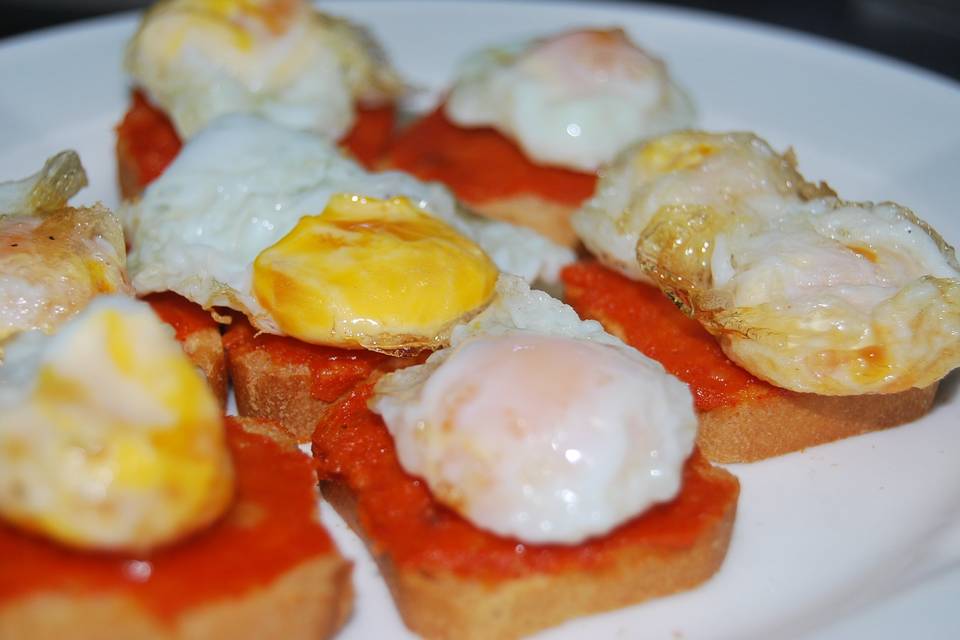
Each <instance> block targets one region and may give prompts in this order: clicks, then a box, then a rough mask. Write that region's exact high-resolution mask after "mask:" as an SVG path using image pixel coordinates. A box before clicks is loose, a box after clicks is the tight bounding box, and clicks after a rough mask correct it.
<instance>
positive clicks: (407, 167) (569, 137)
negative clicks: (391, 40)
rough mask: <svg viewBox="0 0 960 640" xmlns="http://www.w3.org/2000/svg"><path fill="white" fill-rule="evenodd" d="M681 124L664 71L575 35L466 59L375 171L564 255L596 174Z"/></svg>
mask: <svg viewBox="0 0 960 640" xmlns="http://www.w3.org/2000/svg"><path fill="white" fill-rule="evenodd" d="M692 124H693V108H692V106H691V103H690V101H689V99H688V98H687V97H686V96H685V95H684V94H683V92H682V91H681V90H680V89H679V88H678V87H677V86H676V85H675V84H674V83H673V82H672V81H671V80H670V77H669V75H668V74H667V70H666V66H665V65H664V63H663V62H662V61H660V60H658V59H657V58H655V57H653V56H651V55H650V54H648V53H646V52H644V51H643V50H642V49H640V48H639V47H637V46H636V45H635V44H634V43H633V42H631V41H630V39H629V38H628V37H627V35H626V34H625V33H624V32H623V31H622V30H620V29H609V30H596V29H581V30H575V31H566V32H563V33H558V34H554V35H551V36H548V37H541V38H535V39H532V40H529V41H526V42H518V43H513V44H510V45H503V46H498V47H492V48H489V49H484V50H482V51H479V52H477V53H475V54H473V55H471V56H469V57H468V58H467V59H466V60H465V61H464V62H463V63H462V64H461V66H460V69H459V71H458V74H457V78H456V80H455V81H454V82H453V85H452V87H451V88H450V89H449V91H448V93H447V94H446V95H445V97H444V99H443V102H442V104H441V105H440V106H439V107H438V108H437V109H436V110H435V111H434V112H432V113H430V114H429V115H427V116H425V117H423V118H422V119H420V120H419V121H417V122H415V123H413V124H412V125H411V126H409V127H408V128H407V129H405V130H404V131H403V132H401V133H400V134H398V136H397V137H396V139H395V140H394V141H393V142H392V143H391V145H390V149H389V152H388V153H387V156H386V157H385V159H384V164H385V165H386V166H389V167H393V168H397V169H402V170H404V171H409V172H410V173H412V174H413V175H415V176H418V177H420V178H423V179H426V180H439V181H440V182H443V183H444V184H446V185H447V186H449V187H450V188H451V189H452V190H453V191H454V193H456V195H457V197H459V198H460V199H461V200H462V201H463V202H464V203H465V204H467V205H468V206H470V207H471V208H473V209H474V210H476V211H477V212H478V213H481V214H482V215H486V216H489V217H491V218H496V219H500V220H506V221H509V222H515V223H517V224H521V225H525V226H529V227H532V228H534V229H536V230H538V231H539V232H540V233H543V234H544V235H546V236H547V237H550V238H553V239H554V240H556V241H558V242H561V243H563V244H567V245H573V244H575V242H576V240H577V238H576V235H575V234H574V232H573V230H572V229H571V228H570V225H569V222H568V218H569V216H570V214H571V213H572V212H573V211H574V210H575V209H576V208H577V207H578V206H579V205H580V204H581V203H582V202H583V201H584V200H586V199H587V198H588V197H590V196H591V195H592V194H593V190H594V187H595V185H596V179H597V170H598V169H599V168H600V166H601V165H603V164H605V163H607V162H609V161H611V160H613V158H614V157H615V156H616V155H617V153H618V152H619V151H621V150H623V149H624V148H625V147H627V146H628V145H629V144H631V143H632V142H636V141H638V140H641V139H643V138H646V137H648V136H651V135H655V134H658V133H663V132H666V131H669V130H672V129H677V128H682V127H689V126H691V125H692Z"/></svg>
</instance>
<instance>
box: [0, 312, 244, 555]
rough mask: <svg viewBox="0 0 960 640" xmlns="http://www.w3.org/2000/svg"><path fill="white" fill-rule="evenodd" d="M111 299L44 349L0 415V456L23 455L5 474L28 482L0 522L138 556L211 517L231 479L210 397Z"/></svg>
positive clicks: (182, 363) (177, 355)
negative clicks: (13, 451) (22, 391)
mask: <svg viewBox="0 0 960 640" xmlns="http://www.w3.org/2000/svg"><path fill="white" fill-rule="evenodd" d="M121 300H122V302H123V304H122V306H120V307H117V308H100V309H95V310H94V312H93V313H92V314H91V313H84V314H82V315H81V316H79V317H78V318H77V320H76V321H75V322H74V323H72V324H71V325H67V326H66V327H65V330H64V331H65V333H64V335H58V336H54V337H53V338H51V340H56V341H57V342H56V343H52V344H51V345H50V347H49V351H50V353H48V355H47V356H45V357H44V359H43V361H42V362H41V364H40V366H39V367H38V368H37V369H36V374H35V376H36V377H35V383H34V385H33V387H32V390H31V392H30V394H29V395H28V396H26V397H25V398H24V399H23V401H22V402H21V403H19V404H17V405H15V406H13V407H9V408H7V409H6V410H5V409H4V407H0V421H4V420H7V419H9V420H10V421H11V423H13V422H15V423H17V424H16V425H13V424H11V425H10V427H11V428H10V429H5V428H4V427H0V445H4V444H7V443H9V442H20V443H21V445H22V448H23V449H24V452H25V453H24V454H23V455H22V456H19V457H18V458H16V459H9V458H8V459H5V460H3V462H4V464H7V465H10V466H9V467H8V468H7V469H6V470H5V473H6V475H7V476H11V477H13V478H14V481H15V482H20V483H25V482H27V481H28V480H29V479H31V478H33V480H32V481H31V482H32V489H31V491H30V492H29V493H28V494H25V495H23V496H20V497H17V496H16V495H0V515H2V516H3V517H5V518H7V519H9V520H10V521H11V522H14V523H16V524H18V525H20V526H21V527H23V528H25V529H29V530H31V531H35V532H38V533H42V534H44V535H46V536H48V537H50V538H53V539H54V540H57V541H58V542H61V543H65V544H67V545H70V546H76V547H84V548H94V549H110V550H120V549H125V550H134V551H142V550H145V549H149V548H151V547H153V546H156V545H159V544H166V543H168V542H170V541H172V540H175V539H178V538H180V537H181V536H183V535H186V534H187V533H189V532H191V531H194V530H196V529H198V528H200V527H202V526H205V525H206V524H208V523H210V522H211V521H212V520H213V519H215V518H216V517H218V516H219V515H220V514H221V513H222V512H223V510H224V509H225V508H226V506H227V505H228V503H229V500H230V497H231V495H232V491H233V483H232V480H233V476H232V470H231V465H230V460H229V455H228V453H227V450H226V445H225V442H224V433H223V424H222V417H221V412H220V408H219V404H218V402H217V401H216V399H215V398H214V396H213V394H212V392H211V391H210V390H209V389H208V388H207V386H206V383H205V381H204V380H203V378H202V377H201V376H200V375H199V374H198V373H197V371H196V370H195V369H194V367H193V365H192V364H191V363H190V361H189V360H188V359H187V358H186V356H185V355H184V354H183V352H182V349H181V348H180V345H179V344H178V343H176V342H175V341H174V340H173V338H172V337H171V336H169V335H168V330H167V328H166V327H165V326H164V325H162V324H161V323H160V321H159V319H157V318H156V317H155V316H154V315H153V314H152V312H151V311H150V310H149V308H147V307H146V306H145V305H144V306H143V308H140V307H139V306H136V307H131V308H129V309H127V308H125V307H127V306H131V305H134V304H136V305H139V303H133V302H132V301H129V300H127V299H121ZM11 411H12V413H11ZM21 432H22V433H21ZM4 451H6V449H4V448H3V447H0V459H3V457H4V454H3V452H4ZM0 475H4V474H0ZM38 485H40V486H38ZM38 496H45V497H44V498H43V499H42V500H41V499H40V498H39V497H38Z"/></svg>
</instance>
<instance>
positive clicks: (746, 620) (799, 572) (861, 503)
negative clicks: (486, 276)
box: [0, 2, 960, 640]
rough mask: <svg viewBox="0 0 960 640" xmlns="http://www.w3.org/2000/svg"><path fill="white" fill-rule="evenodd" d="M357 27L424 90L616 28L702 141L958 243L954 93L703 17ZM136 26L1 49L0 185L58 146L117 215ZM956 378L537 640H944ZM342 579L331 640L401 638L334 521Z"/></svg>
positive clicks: (478, 9) (616, 10) (369, 9)
mask: <svg viewBox="0 0 960 640" xmlns="http://www.w3.org/2000/svg"><path fill="white" fill-rule="evenodd" d="M326 6H327V7H328V8H329V9H331V10H333V11H335V12H337V13H341V14H344V15H347V16H350V17H352V18H354V19H356V20H358V21H360V22H362V23H365V24H367V25H369V26H371V27H372V28H373V30H374V31H375V32H376V34H377V35H378V36H379V37H380V38H381V39H382V41H383V42H384V44H385V45H386V47H387V49H388V50H389V52H390V54H391V55H392V57H393V59H394V60H395V62H396V64H397V65H398V66H399V68H400V69H401V71H403V72H404V73H405V74H406V75H407V76H408V77H409V78H410V79H412V80H413V81H414V82H415V83H417V84H419V85H421V86H423V87H425V88H428V89H431V90H434V91H435V90H437V89H439V88H440V87H442V86H443V84H444V83H445V81H446V80H447V79H448V78H449V77H450V71H451V68H452V65H453V63H454V62H455V60H456V59H457V58H458V57H459V56H460V55H461V54H463V53H464V52H466V51H468V50H469V49H472V48H474V47H477V46H480V45H484V44H487V43H490V42H494V41H499V40H504V39H511V38H515V37H517V36H525V35H532V34H537V33H543V32H548V31H551V30H555V29H560V28H563V27H568V26H573V25H588V24H592V25H605V26H606V25H622V26H623V27H625V28H626V29H627V30H628V31H629V32H630V33H631V35H633V36H634V37H635V38H636V39H637V40H638V41H639V42H642V43H644V44H645V45H646V46H648V47H649V48H650V49H651V50H653V51H656V52H658V53H659V54H661V55H662V56H663V57H664V58H665V59H666V60H667V62H668V63H669V65H670V68H671V69H672V71H673V73H674V74H675V76H676V78H677V79H678V80H679V81H680V82H681V83H682V84H683V85H684V86H685V87H687V88H688V89H689V90H690V92H691V93H692V94H693V96H694V97H695V99H696V101H697V103H698V105H699V107H700V111H701V114H702V124H703V125H704V126H705V127H707V128H737V129H750V130H754V131H756V132H758V133H759V134H760V135H762V136H764V137H766V138H767V139H769V140H770V141H771V142H772V143H773V144H774V145H775V146H777V147H779V148H784V147H786V146H788V145H792V146H793V147H794V148H795V149H796V150H797V153H798V155H799V158H800V165H801V170H802V171H803V172H804V174H805V175H807V176H808V177H809V178H811V179H827V180H829V182H830V184H831V185H833V187H834V188H836V189H837V191H839V193H841V194H842V195H844V196H846V197H848V198H852V199H870V200H884V199H891V200H896V201H899V202H902V203H904V204H906V205H908V206H910V207H912V208H914V209H915V210H916V211H917V212H918V213H919V214H920V215H921V216H922V217H924V218H926V219H927V220H929V221H930V222H932V223H933V224H934V225H935V226H937V227H938V228H939V229H940V231H941V232H942V233H943V235H944V236H945V237H946V238H947V240H948V241H952V243H954V244H956V243H957V242H958V241H960V217H958V215H957V202H958V201H960V175H958V167H960V127H958V126H957V116H958V114H960V89H958V86H957V85H956V84H953V83H951V82H948V81H946V80H943V79H941V78H939V77H937V76H934V75H932V74H929V73H925V72H922V71H920V70H917V69H915V68H912V67H909V66H906V65H903V64H900V63H897V62H893V61H891V60H888V59H884V58H880V57H878V56H874V55H869V54H866V53H864V52H861V51H858V50H855V49H851V48H847V47H842V46H838V45H835V44H829V43H827V42H824V41H821V40H818V39H813V38H808V37H803V36H799V35H796V34H792V33H788V32H784V31H779V30H774V29H771V28H768V27H761V26H759V25H756V24H752V23H746V22H742V21H736V20H727V19H720V18H717V17H713V16H708V15H706V14H700V13H694V12H687V11H675V10H667V9H661V8H648V7H633V6H628V5H599V6H598V5H595V4H590V5H587V4H586V3H584V4H582V5H574V4H545V3H542V4H530V5H524V4H517V3H509V4H508V3H484V4H473V3H471V4H467V3H455V4H440V3H422V2H363V3H356V2H353V3H348V2H337V3H327V5H326ZM134 24H135V21H134V19H133V18H131V17H127V16H124V17H120V18H113V19H107V20H98V21H95V22H90V23H86V24H82V25H78V26H73V27H68V28H63V29H57V30H53V31H49V32H45V33H41V34H37V35H31V36H27V37H24V38H19V39H14V40H10V41H8V42H6V43H4V44H2V45H0V80H2V89H0V177H2V179H11V178H14V177H21V176H23V175H25V174H27V173H31V172H32V171H34V170H35V169H37V168H38V167H39V166H40V164H41V163H42V161H43V160H44V159H45V158H46V157H47V156H49V155H51V154H52V153H54V152H55V151H58V150H60V149H62V148H66V147H73V148H75V149H77V150H79V151H80V153H81V155H82V157H83V160H84V163H85V164H86V166H87V168H88V170H89V174H90V179H91V186H90V187H89V188H88V189H86V190H85V191H84V192H82V194H81V196H80V197H79V198H78V200H79V201H92V200H96V199H102V200H103V201H105V202H106V203H108V204H111V205H113V204H116V202H117V194H116V190H115V178H114V162H113V149H112V145H113V132H112V127H113V125H114V124H115V123H116V122H117V121H118V119H119V118H120V116H121V114H122V112H123V110H124V108H125V105H126V102H127V93H126V91H127V89H126V85H125V80H124V78H123V76H122V74H121V71H120V55H121V51H122V48H123V44H124V42H125V40H126V39H127V38H128V37H129V35H130V34H131V32H132V29H133V27H134ZM957 387H958V377H957V375H956V374H954V375H953V376H952V377H951V378H948V380H947V381H946V383H944V385H942V388H941V393H940V395H939V398H938V402H937V405H936V407H935V408H934V410H933V412H932V413H931V414H930V415H929V416H927V417H926V418H924V419H923V420H920V421H918V422H916V423H914V424H911V425H908V426H904V427H900V428H898V429H893V430H889V431H886V432H883V433H876V434H871V435H867V436H862V437H859V438H853V439H849V440H846V441H843V442H839V443H835V444H832V445H827V446H823V447H817V448H814V449H810V450H808V451H806V452H802V453H796V454H792V455H788V456H784V457H782V458H778V459H774V460H768V461H765V462H761V463H758V464H753V465H739V466H734V467H732V470H733V472H734V473H736V474H737V475H738V476H739V477H740V481H741V483H742V495H741V499H740V512H739V516H738V519H737V524H736V529H735V531H734V537H733V542H732V545H731V548H730V554H729V556H728V557H727V561H726V563H725V564H724V566H723V569H722V570H721V571H720V572H719V573H718V574H717V576H716V577H715V578H714V579H712V580H711V581H710V582H708V583H707V584H706V585H704V586H703V587H702V588H700V589H697V590H695V591H692V592H689V593H686V594H682V595H678V596H674V597H670V598H664V599H660V600H657V601H654V602H651V603H647V604H644V605H641V606H637V607H632V608H629V609H624V610H621V611H618V612H614V613H610V614H605V615H600V616H593V617H590V618H584V619H580V620H577V621H573V622H571V623H568V624H566V625H563V626H561V627H558V628H556V629H553V630H551V631H548V632H545V633H544V634H542V637H543V638H555V639H559V638H583V637H594V638H611V637H614V638H635V637H641V636H642V637H644V638H684V639H692V638H739V639H743V638H758V639H760V638H771V637H777V638H783V637H796V636H803V637H815V638H841V637H851V636H855V637H859V636H867V635H869V636H870V637H873V638H900V637H904V636H908V637H944V638H945V637H960V613H958V611H957V607H956V595H957V594H958V593H960V568H958V560H960V464H958V459H960V458H958V454H960V397H958V392H957ZM325 520H326V521H327V523H328V524H329V525H330V527H331V529H332V530H333V531H334V533H335V535H336V537H337V540H338V542H339V543H340V545H341V548H342V549H343V551H344V552H345V553H346V555H348V556H349V557H351V558H353V559H354V560H355V562H356V566H355V571H354V578H355V583H356V586H357V592H358V594H357V602H356V612H355V614H354V616H353V619H352V620H351V621H350V623H349V625H348V626H347V628H346V629H345V630H344V631H343V633H342V634H341V635H340V636H339V637H340V638H343V639H344V640H354V639H360V638H384V637H405V635H406V632H405V630H404V627H403V625H402V624H401V622H400V620H399V618H398V616H397V614H396V612H395V610H394V608H393V605H392V604H391V601H390V599H389V597H388V594H387V591H386V589H385V587H384V586H383V584H382V582H381V581H380V580H379V577H378V575H377V570H376V567H375V565H374V564H373V562H372V561H371V560H370V558H369V556H368V555H367V554H366V552H365V551H364V550H363V548H362V546H361V545H360V544H359V542H358V541H357V540H356V539H355V538H354V537H353V536H352V534H350V533H349V532H348V531H346V529H345V528H344V526H343V524H342V523H341V522H339V520H338V519H337V518H336V516H335V515H333V514H331V513H330V510H329V509H326V510H325Z"/></svg>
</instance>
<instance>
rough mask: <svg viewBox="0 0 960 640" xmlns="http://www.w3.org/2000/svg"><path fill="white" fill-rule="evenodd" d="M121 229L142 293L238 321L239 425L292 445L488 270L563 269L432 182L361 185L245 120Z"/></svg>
mask: <svg viewBox="0 0 960 640" xmlns="http://www.w3.org/2000/svg"><path fill="white" fill-rule="evenodd" d="M125 217H126V222H127V223H128V227H129V231H130V235H129V240H130V245H131V252H130V273H131V282H132V283H133V286H134V287H135V289H136V291H137V293H138V294H140V295H145V294H150V293H158V292H167V291H172V292H175V293H176V294H178V295H180V296H183V297H185V298H186V299H188V300H190V301H192V302H193V303H195V304H197V305H199V306H201V307H203V308H204V309H215V308H221V309H224V310H232V311H233V312H235V314H234V316H233V317H232V323H231V327H230V329H229V330H228V332H227V333H226V335H225V336H224V343H225V346H226V348H227V352H228V361H229V368H230V374H231V377H232V380H233V384H234V389H235V391H236V396H237V403H238V407H239V410H240V412H241V414H242V415H252V416H257V417H266V418H275V419H278V420H280V421H281V422H283V423H284V424H286V425H287V426H288V427H290V428H291V429H293V430H294V431H295V432H296V433H297V435H298V437H299V438H301V439H302V440H303V441H307V440H309V438H310V435H311V433H312V431H313V427H314V424H315V422H316V419H317V417H318V416H319V414H320V412H321V411H322V409H323V408H324V407H325V406H326V405H327V404H328V403H329V402H330V401H332V400H334V399H336V398H337V397H338V396H339V395H340V394H342V393H343V392H344V391H346V390H347V389H349V388H350V386H351V385H352V384H355V383H356V382H358V381H360V380H363V379H365V378H366V377H367V376H368V375H369V374H370V373H371V371H373V370H374V369H376V368H377V367H381V366H387V367H389V366H394V362H393V361H394V358H392V357H390V356H391V355H392V354H398V353H403V352H411V351H412V352H416V351H420V350H424V349H433V348H437V347H439V346H442V345H443V344H444V343H445V340H446V339H447V338H448V337H449V331H450V328H451V327H452V326H453V325H454V324H455V323H456V322H459V321H461V320H462V319H464V318H466V317H470V316H471V315H473V314H475V313H477V312H478V311H479V310H481V309H482V308H483V306H484V305H486V304H487V303H488V302H489V299H490V297H491V296H492V292H493V288H494V283H495V281H496V278H497V273H498V270H503V271H507V272H510V273H514V274H518V275H520V276H522V277H524V278H525V279H527V280H531V281H532V280H535V279H542V280H547V281H556V279H557V278H558V273H559V270H560V268H561V267H562V266H563V265H564V264H567V263H569V262H570V261H572V259H573V254H572V253H571V252H570V251H569V250H567V249H565V248H562V247H559V246H557V245H554V244H553V243H551V242H550V241H548V240H546V239H544V238H542V237H540V236H538V235H537V234H536V233H534V232H533V231H531V230H529V229H523V228H518V227H514V226H512V225H509V224H505V223H500V222H494V221H488V220H483V219H477V218H473V217H471V216H468V215H466V214H464V213H462V212H461V211H460V210H459V208H458V207H457V205H456V203H455V201H454V200H453V199H452V198H451V196H450V195H449V193H448V192H447V191H446V190H445V189H443V188H442V187H440V186H439V185H427V184H424V183H421V182H419V181H417V180H416V179H413V178H411V177H409V176H407V175H405V174H402V173H400V172H385V173H378V174H371V173H368V172H366V171H365V170H364V169H363V168H361V167H360V166H359V165H357V164H356V163H354V162H353V161H351V160H349V159H348V158H346V157H343V156H342V155H341V154H340V153H339V152H338V151H337V149H336V148H335V147H334V146H333V145H332V144H330V143H328V142H326V141H325V140H324V139H322V138H320V137H317V136H313V135H310V134H306V133H303V132H299V131H294V130H291V129H288V128H285V127H282V126H280V125H277V124H275V123H272V122H269V121H266V120H263V119H260V118H257V117H253V116H240V115H233V116H227V117H224V118H221V119H219V120H217V121H216V122H214V123H212V124H211V125H210V126H209V127H207V128H206V129H205V130H204V131H202V132H200V133H198V134H197V135H196V136H195V137H194V138H193V139H192V140H191V141H190V142H189V143H188V144H187V145H186V146H185V147H184V148H183V150H182V151H181V153H180V154H179V155H178V157H177V158H176V160H175V161H174V162H173V163H172V164H171V165H170V167H169V168H168V169H167V171H166V172H165V173H164V174H163V175H162V176H161V177H160V178H159V179H158V180H156V181H155V182H154V183H152V184H151V185H150V186H149V187H148V188H147V190H146V191H145V192H144V194H143V197H142V198H141V199H140V200H139V201H138V202H136V203H133V204H131V205H130V206H128V207H127V208H126V214H125ZM223 313H224V314H225V313H226V311H224V312H223ZM221 317H224V318H225V319H226V316H221ZM258 333H260V334H261V335H259V336H258V335H257V334H258Z"/></svg>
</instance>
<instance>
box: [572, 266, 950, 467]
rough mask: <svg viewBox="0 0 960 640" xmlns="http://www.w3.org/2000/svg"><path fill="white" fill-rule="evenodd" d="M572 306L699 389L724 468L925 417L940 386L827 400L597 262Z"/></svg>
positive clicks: (577, 274) (703, 431)
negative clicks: (773, 377) (785, 380)
mask: <svg viewBox="0 0 960 640" xmlns="http://www.w3.org/2000/svg"><path fill="white" fill-rule="evenodd" d="M562 279H563V282H564V286H565V290H566V302H567V303H568V304H569V305H570V306H572V307H573V308H574V309H576V311H577V313H579V314H580V316H581V317H583V318H591V319H594V320H597V321H599V322H600V324H602V325H603V326H604V328H605V329H606V330H607V331H609V332H610V333H612V334H614V335H616V336H618V337H619V338H621V339H622V340H623V341H624V342H626V343H627V344H629V345H631V346H633V347H635V348H637V349H638V350H640V351H641V352H643V353H644V354H646V355H647V356H649V357H651V358H653V359H655V360H658V361H659V362H660V363H661V364H663V365H664V368H666V369H667V371H669V372H670V373H672V374H673V375H675V376H677V377H678V378H680V379H681V380H683V381H684V382H686V383H687V384H689V385H690V387H691V391H693V395H694V401H695V406H696V409H697V413H698V416H699V419H700V429H699V432H698V435H697V446H699V447H700V450H701V451H702V452H703V454H704V455H705V456H706V457H707V458H708V459H710V460H712V461H714V462H723V463H731V462H753V461H756V460H762V459H764V458H771V457H773V456H778V455H782V454H785V453H789V452H791V451H799V450H802V449H805V448H807V447H812V446H815V445H818V444H825V443H827V442H832V441H834V440H839V439H841V438H847V437H850V436H855V435H859V434H862V433H867V432H869V431H877V430H880V429H886V428H889V427H894V426H897V425H900V424H904V423H906V422H910V421H913V420H916V419H917V418H919V417H921V416H923V415H924V414H926V413H927V412H928V411H929V410H930V407H931V406H932V404H933V399H934V396H935V395H936V390H937V385H936V384H934V385H931V386H929V387H926V388H923V389H909V390H907V391H903V392H900V393H891V394H875V395H862V396H820V395H815V394H809V393H796V392H793V391H788V390H786V389H781V388H778V387H775V386H773V385H771V384H769V383H767V382H764V381H763V380H760V379H758V378H756V377H755V376H753V375H751V374H750V373H749V372H747V371H745V370H744V369H742V368H741V367H739V366H737V365H736V364H734V363H733V362H731V361H730V360H729V359H728V358H727V357H726V355H724V353H723V351H722V350H721V349H720V346H719V345H718V344H717V342H716V340H715V339H714V338H713V336H711V335H710V334H709V333H707V331H706V329H704V328H703V327H702V326H700V324H699V323H698V322H696V321H695V320H692V319H690V318H688V317H687V316H685V315H684V314H683V312H681V311H680V310H679V309H677V308H676V307H675V306H674V305H673V303H672V302H670V300H669V299H668V298H667V297H666V296H664V295H663V294H662V293H661V292H660V290H659V289H657V288H656V287H653V286H651V285H647V284H644V283H640V282H635V281H632V280H629V279H628V278H626V277H624V276H622V275H620V274H618V273H616V272H614V271H612V270H610V269H607V268H606V267H604V266H602V265H600V264H599V263H596V262H581V263H577V264H574V265H571V266H569V267H567V268H566V269H565V270H564V272H563V274H562Z"/></svg>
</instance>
